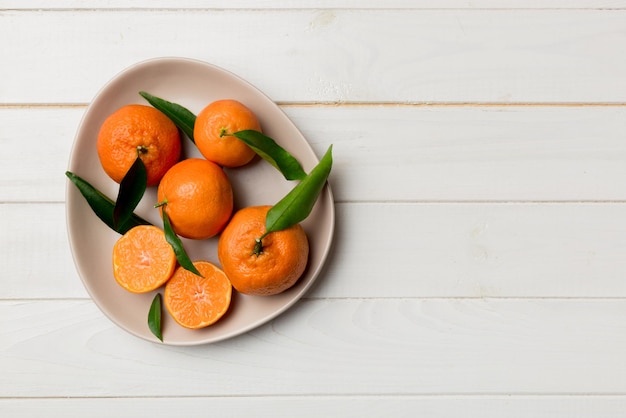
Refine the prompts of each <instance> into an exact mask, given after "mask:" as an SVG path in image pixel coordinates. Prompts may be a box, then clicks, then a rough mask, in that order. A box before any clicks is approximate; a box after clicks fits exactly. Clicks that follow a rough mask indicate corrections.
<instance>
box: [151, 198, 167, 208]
mask: <svg viewBox="0 0 626 418" xmlns="http://www.w3.org/2000/svg"><path fill="white" fill-rule="evenodd" d="M165 205H167V199H165V200H163V201H162V202H159V203H157V204H156V205H154V207H155V208H160V207H161V206H165Z"/></svg>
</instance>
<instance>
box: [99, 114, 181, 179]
mask: <svg viewBox="0 0 626 418" xmlns="http://www.w3.org/2000/svg"><path fill="white" fill-rule="evenodd" d="M96 148H97V151H98V158H99V159H100V164H101V165H102V168H103V169H104V171H105V173H106V174H107V175H108V176H109V177H111V179H113V180H114V181H115V182H117V183H120V182H121V181H122V179H123V178H124V176H125V175H126V172H127V171H128V169H129V168H130V167H131V165H132V164H133V162H134V161H135V160H136V159H137V156H139V157H140V158H141V160H142V161H143V163H144V165H145V167H146V172H147V175H148V178H147V186H154V185H156V184H158V182H159V181H160V180H161V178H162V177H163V176H164V175H165V173H166V172H167V170H169V169H170V168H171V167H172V166H173V165H174V164H176V162H178V160H179V159H180V154H181V141H180V133H179V131H178V128H177V127H176V125H175V124H174V122H172V121H171V120H170V119H169V118H168V117H167V116H165V114H163V113H162V112H161V111H159V110H157V109H155V108H153V107H151V106H145V105H139V104H131V105H126V106H122V107H121V108H119V109H117V110H116V111H115V112H113V113H112V114H111V115H109V116H108V117H107V118H106V119H105V120H104V122H103V123H102V125H101V127H100V130H99V132H98V138H97V144H96Z"/></svg>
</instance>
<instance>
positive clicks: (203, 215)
mask: <svg viewBox="0 0 626 418" xmlns="http://www.w3.org/2000/svg"><path fill="white" fill-rule="evenodd" d="M157 196H158V201H159V202H160V203H159V204H161V210H164V211H165V212H166V213H167V216H168V218H169V220H170V223H171V225H172V229H173V230H174V232H176V233H177V234H178V235H180V236H183V237H185V238H192V239H205V238H210V237H212V236H214V235H217V234H218V233H219V232H220V231H221V230H222V229H223V228H224V226H226V223H227V222H228V219H229V218H230V215H231V214H232V211H233V190H232V187H231V184H230V180H229V179H228V177H227V176H226V173H225V172H224V170H223V169H222V168H221V167H220V166H218V165H217V164H215V163H213V162H211V161H208V160H205V159H203V158H189V159H185V160H182V161H180V162H178V163H176V165H174V166H173V167H172V168H171V169H170V170H168V172H167V173H165V176H163V178H162V179H161V182H160V183H159V187H158V190H157Z"/></svg>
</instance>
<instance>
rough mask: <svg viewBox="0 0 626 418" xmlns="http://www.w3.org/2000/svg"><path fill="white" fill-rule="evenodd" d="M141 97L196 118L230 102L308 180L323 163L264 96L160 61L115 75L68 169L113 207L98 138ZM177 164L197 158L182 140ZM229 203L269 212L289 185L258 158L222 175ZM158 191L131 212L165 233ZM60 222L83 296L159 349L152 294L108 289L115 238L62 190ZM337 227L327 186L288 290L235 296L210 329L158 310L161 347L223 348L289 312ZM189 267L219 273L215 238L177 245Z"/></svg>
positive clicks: (73, 193)
mask: <svg viewBox="0 0 626 418" xmlns="http://www.w3.org/2000/svg"><path fill="white" fill-rule="evenodd" d="M139 91H146V92H148V93H150V94H152V95H155V96H158V97H161V98H163V99H166V100H169V101H171V102H174V103H178V104H180V105H182V106H184V107H186V108H187V109H189V110H190V111H191V112H193V113H194V114H198V113H199V112H200V111H201V110H202V109H203V108H204V107H205V106H206V105H208V104H209V103H210V102H212V101H214V100H218V99H225V98H230V99H236V100H239V101H241V102H242V103H244V104H245V105H246V106H248V107H249V108H250V109H251V110H252V111H253V112H255V113H256V115H257V116H258V118H259V120H260V121H261V125H262V128H263V131H264V133H265V134H266V135H268V136H270V137H272V138H274V140H276V142H277V143H279V144H280V145H281V146H282V147H283V148H285V149H286V150H287V151H289V152H290V153H291V154H292V155H294V156H295V157H296V158H297V159H298V160H299V161H300V163H301V164H302V167H303V168H304V170H305V171H306V172H307V173H308V172H309V171H310V170H311V169H312V168H313V167H314V166H315V165H316V164H317V163H318V162H319V159H318V158H317V156H316V155H315V153H314V152H313V149H312V148H311V147H310V145H309V144H308V143H307V141H306V139H305V138H304V137H303V135H302V134H301V133H300V131H299V130H298V129H297V128H296V126H295V125H294V124H293V123H292V122H291V121H290V120H289V118H287V116H286V115H285V114H284V113H283V111H282V110H281V109H280V108H279V107H278V106H277V105H276V104H275V103H274V102H273V101H272V100H270V99H269V98H268V97H267V96H266V95H265V94H263V93H262V92H261V91H259V90H258V89H257V88H255V87H254V86H252V85H251V84H249V83H248V82H246V81H245V80H243V79H241V78H239V77H237V76H235V75H233V74H232V73H230V72H228V71H225V70H223V69H221V68H218V67H216V66H213V65H211V64H207V63H204V62H200V61H195V60H190V59H180V58H159V59H152V60H148V61H144V62H140V63H138V64H135V65H133V66H131V67H129V68H127V69H126V70H124V71H122V72H121V73H119V74H118V75H117V76H116V77H115V78H113V79H112V80H111V81H110V82H109V83H107V84H106V85H105V86H104V87H103V88H102V90H100V92H99V93H98V94H97V95H96V97H95V99H94V100H93V101H92V103H91V104H90V105H89V106H88V108H87V110H86V112H85V114H84V116H83V118H82V120H81V123H80V126H79V128H78V131H77V134H76V138H75V140H74V146H73V148H72V152H71V156H70V161H69V167H68V170H69V171H71V172H73V173H75V174H77V175H79V176H81V177H83V178H84V179H85V180H87V181H88V182H90V183H91V184H92V185H93V186H94V187H96V188H97V189H98V190H100V191H102V192H103V193H104V194H106V195H107V196H109V197H110V198H112V199H115V197H116V196H117V190H118V185H117V184H116V183H114V182H113V181H112V180H111V179H110V178H109V177H108V176H107V175H106V174H105V173H104V171H103V170H102V167H101V165H100V162H99V160H98V155H97V151H96V138H97V135H98V131H99V129H100V126H101V124H102V122H103V121H104V119H105V118H106V117H107V116H108V115H110V114H111V113H113V112H114V111H115V110H117V109H118V108H120V107H121V106H124V105H127V104H131V103H140V104H148V103H147V102H146V101H145V100H144V99H143V98H142V97H141V96H140V95H139V93H138V92H139ZM183 144H184V146H183V153H184V154H183V157H193V156H197V157H201V155H200V154H199V153H198V151H197V149H196V148H195V145H194V144H193V143H192V142H191V141H189V140H188V139H187V138H186V137H184V138H183ZM226 172H227V174H228V176H229V178H230V180H231V183H232V186H233V190H234V194H235V210H236V209H238V208H242V207H245V206H252V205H273V204H275V203H276V202H278V201H279V200H280V199H281V198H282V197H283V196H284V195H285V194H287V192H288V191H289V190H291V189H292V188H293V186H294V185H295V183H294V182H290V181H287V180H285V179H284V178H283V177H282V175H281V174H280V173H279V172H278V171H277V170H276V169H275V168H274V167H272V166H271V165H270V164H269V163H267V162H265V161H264V160H261V159H260V158H258V157H257V158H256V159H255V160H253V162H252V163H250V164H248V165H247V166H245V167H242V168H236V169H227V170H226ZM155 203H156V188H155V187H152V188H149V189H148V190H147V191H146V194H145V196H144V198H143V200H142V201H141V203H140V204H139V206H138V207H137V209H136V210H135V213H137V214H138V215H139V216H141V217H143V218H145V219H147V220H149V221H150V222H152V223H153V224H154V225H157V226H159V227H162V226H163V224H162V221H161V219H160V217H159V213H158V210H157V209H154V207H153V205H154V204H155ZM66 217H67V227H68V235H69V241H70V247H71V250H72V256H73V258H74V263H75V264H76V269H77V271H78V274H79V275H80V277H81V279H82V281H83V284H84V285H85V288H86V289H87V292H88V293H89V295H90V296H91V298H92V299H93V300H94V302H95V303H96V305H97V306H98V307H99V308H100V309H101V310H102V312H103V313H104V314H105V315H106V316H107V317H108V318H109V319H110V320H111V321H113V322H114V323H115V324H117V325H118V326H120V327H121V328H123V329H125V330H126V331H128V332H130V333H131V334H133V335H136V336H138V337H140V338H143V339H146V340H149V341H156V342H158V340H157V339H156V337H154V335H152V333H151V332H150V330H149V329H148V322H147V317H148V310H149V308H150V303H151V302H152V299H153V298H154V295H155V293H156V292H162V289H158V290H157V291H154V292H150V293H146V294H139V295H138V294H133V293H129V292H127V291H126V290H124V289H122V288H121V287H120V286H119V285H118V284H117V283H116V282H115V280H114V278H113V272H112V261H111V252H112V249H113V244H114V243H115V241H116V240H117V239H118V238H119V237H120V235H119V234H117V233H116V232H114V231H112V230H111V229H109V228H108V227H107V226H106V225H105V224H104V223H103V222H102V221H100V219H98V218H97V217H96V215H95V214H94V213H93V212H92V210H91V208H90V207H89V206H88V205H87V202H86V201H85V199H84V198H83V197H82V195H81V194H80V192H79V191H78V189H77V188H76V187H75V186H74V185H73V184H72V183H71V182H69V181H68V183H67V189H66ZM334 223H335V210H334V203H333V196H332V192H331V190H330V187H329V186H328V185H327V186H326V187H325V189H324V190H323V191H322V194H321V195H320V197H319V200H318V201H317V203H316V205H315V207H314V209H313V211H312V212H311V214H310V215H309V217H308V218H307V219H306V220H305V221H304V222H303V223H302V226H303V227H304V229H305V230H306V232H307V235H308V238H309V241H310V247H311V248H310V256H309V264H308V267H307V270H306V271H305V273H304V275H303V276H302V277H301V278H300V280H299V281H298V282H297V283H296V285H295V286H294V287H292V288H291V289H289V290H287V291H285V292H283V293H281V294H279V295H275V296H269V297H260V296H247V295H242V294H239V293H237V292H233V299H232V304H231V307H230V309H229V311H228V313H227V314H226V315H225V316H224V317H223V318H222V319H220V321H218V322H217V323H216V324H214V325H211V326H209V327H207V328H204V329H200V330H188V329H185V328H183V327H180V326H179V325H178V324H176V323H175V322H174V320H173V319H172V318H171V317H170V316H169V314H168V313H167V311H166V310H165V309H164V311H163V322H162V325H163V343H164V344H169V345H197V344H206V343H211V342H216V341H221V340H224V339H227V338H231V337H234V336H236V335H239V334H242V333H245V332H247V331H249V330H251V329H253V328H255V327H258V326H260V325H262V324H264V323H266V322H268V321H270V320H271V319H273V318H275V317H276V316H278V315H280V314H281V313H283V312H285V311H286V310H287V309H288V308H289V307H291V306H292V305H293V304H294V303H295V302H296V301H298V300H299V299H300V298H301V297H302V296H303V295H304V293H305V292H306V291H307V290H308V289H309V288H310V286H311V285H312V284H313V282H314V281H315V279H316V278H317V276H318V275H319V273H320V271H321V270H322V267H323V265H324V262H325V260H326V258H327V256H328V253H329V251H330V248H331V244H332V239H333V231H334ZM183 243H184V245H185V248H186V249H187V252H188V254H189V256H190V258H191V259H192V260H200V259H202V260H208V261H211V262H213V263H215V264H217V265H219V261H218V259H217V238H211V239H208V240H203V241H193V240H187V239H184V238H183Z"/></svg>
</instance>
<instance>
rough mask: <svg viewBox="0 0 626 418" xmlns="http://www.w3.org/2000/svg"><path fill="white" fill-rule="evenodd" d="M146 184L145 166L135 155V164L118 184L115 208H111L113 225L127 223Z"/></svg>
mask: <svg viewBox="0 0 626 418" xmlns="http://www.w3.org/2000/svg"><path fill="white" fill-rule="evenodd" d="M147 182H148V174H147V172H146V166H145V165H144V163H143V161H142V160H141V158H140V157H139V155H137V158H136V159H135V162H134V163H133V165H131V166H130V168H129V169H128V171H127V172H126V174H125V175H124V178H123V179H122V181H121V182H120V188H119V192H118V195H117V199H116V200H115V208H113V224H114V225H116V226H117V225H120V224H123V223H124V222H128V219H130V217H131V216H132V215H133V211H134V210H135V208H136V207H137V205H138V204H139V202H140V201H141V198H142V197H143V194H144V193H145V191H146V186H147Z"/></svg>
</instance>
